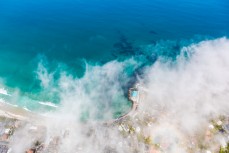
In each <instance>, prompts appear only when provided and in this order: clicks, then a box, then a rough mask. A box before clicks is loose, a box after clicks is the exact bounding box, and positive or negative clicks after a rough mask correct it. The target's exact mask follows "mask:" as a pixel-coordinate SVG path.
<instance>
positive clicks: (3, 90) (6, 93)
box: [0, 88, 10, 96]
mask: <svg viewBox="0 0 229 153" xmlns="http://www.w3.org/2000/svg"><path fill="white" fill-rule="evenodd" d="M0 94H2V95H6V96H10V94H8V92H7V90H6V89H4V88H0Z"/></svg>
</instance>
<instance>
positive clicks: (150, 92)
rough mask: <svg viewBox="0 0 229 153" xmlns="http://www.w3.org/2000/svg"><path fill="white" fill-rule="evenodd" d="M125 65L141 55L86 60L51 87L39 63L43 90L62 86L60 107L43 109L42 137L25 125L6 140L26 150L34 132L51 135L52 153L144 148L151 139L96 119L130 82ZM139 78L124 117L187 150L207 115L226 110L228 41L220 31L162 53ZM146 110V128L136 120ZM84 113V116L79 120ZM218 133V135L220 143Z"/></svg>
mask: <svg viewBox="0 0 229 153" xmlns="http://www.w3.org/2000/svg"><path fill="white" fill-rule="evenodd" d="M129 64H131V65H137V64H138V62H137V61H135V60H134V59H130V60H128V61H125V62H118V61H112V62H109V63H107V64H105V65H103V66H93V67H90V66H88V68H87V70H86V73H85V76H84V77H83V78H81V79H77V78H73V77H72V76H71V75H69V74H66V73H62V74H61V77H60V79H59V80H58V86H55V87H53V86H52V83H53V81H52V79H53V76H52V74H51V73H49V72H48V71H47V70H46V69H45V67H43V66H42V65H39V70H38V78H39V79H40V80H41V84H42V86H43V87H44V89H46V90H47V91H54V92H58V93H60V99H61V104H60V108H59V109H58V110H57V111H56V112H52V113H49V114H47V115H48V116H49V119H47V120H46V121H43V122H42V125H40V126H42V128H44V129H45V130H44V131H45V132H42V136H41V135H39V132H37V133H36V132H35V133H33V132H28V131H30V130H29V129H28V126H22V128H21V129H19V130H18V131H17V132H15V136H14V139H12V140H11V142H10V144H11V145H12V149H13V151H14V152H17V153H23V152H24V151H25V148H28V147H29V146H31V145H32V143H34V141H35V140H36V139H39V140H41V141H43V142H44V143H45V144H50V142H53V139H55V140H56V141H57V142H56V144H58V145H57V146H58V147H57V151H56V152H60V153H70V152H79V153H80V152H83V153H91V152H96V153H127V152H142V153H143V152H149V150H150V146H149V145H146V144H144V143H142V142H140V141H139V138H138V137H137V136H134V135H130V136H123V134H122V132H120V130H119V126H120V125H118V124H117V125H104V124H103V123H101V121H99V122H98V121H96V120H95V118H96V117H95V116H100V115H101V112H103V114H102V115H103V116H105V117H104V118H105V119H108V120H109V119H110V118H111V116H112V113H113V112H112V111H111V110H110V109H109V104H110V103H111V101H112V100H114V101H115V100H118V101H123V102H125V97H124V93H123V90H122V88H121V86H122V84H123V83H125V82H127V81H128V76H127V75H126V74H125V72H124V70H125V68H126V67H128V66H127V65H129ZM138 79H139V80H138V81H139V82H140V84H141V86H142V87H143V88H144V93H145V94H144V99H142V100H141V103H140V104H139V109H138V111H137V112H136V116H131V117H130V118H129V121H130V124H132V125H133V126H136V127H141V130H142V131H143V130H144V131H143V135H148V136H150V137H151V139H152V141H153V142H155V143H163V142H161V141H165V142H166V143H167V144H171V145H170V146H171V147H170V148H169V149H168V150H166V152H171V153H185V152H188V151H187V149H186V147H187V142H188V141H189V140H188V139H189V138H190V139H198V137H197V136H196V135H198V132H200V131H203V129H205V128H206V127H207V126H208V124H209V121H210V119H212V118H215V117H218V116H219V115H229V114H228V113H229V112H228V110H229V102H228V99H229V40H228V39H227V38H220V39H215V40H209V41H203V42H199V43H197V44H191V45H189V46H186V47H183V48H182V49H181V54H180V55H179V56H177V59H176V60H175V61H167V62H165V61H164V60H163V59H160V58H159V59H158V60H157V61H156V62H155V63H154V64H153V65H152V66H148V67H147V68H145V69H144V73H143V75H141V77H139V78H138ZM120 97H121V98H120ZM121 104H122V103H121ZM117 107H122V105H120V104H119V105H118V106H117ZM124 107H125V106H124ZM98 108H100V109H98ZM125 109H126V108H125ZM88 110H89V111H88ZM145 114H148V116H151V117H152V119H153V120H156V122H153V123H152V124H151V125H149V126H147V127H145V128H144V127H143V125H140V122H139V120H138V119H142V120H144V118H145V116H144V115H145ZM85 115H86V116H87V119H88V120H84V119H82V116H85ZM50 118H51V119H50ZM83 118H84V117H83ZM41 131H42V130H41ZM130 134H131V132H130ZM22 137H23V138H22ZM223 139H226V138H223ZM220 140H221V138H219V140H218V139H217V141H218V142H219V143H221V141H220ZM197 141H198V140H197ZM162 146H163V145H162ZM165 146H166V145H165ZM47 152H48V151H47ZM50 152H55V151H54V150H52V151H50ZM151 153H155V152H153V151H151Z"/></svg>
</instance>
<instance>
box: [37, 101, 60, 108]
mask: <svg viewBox="0 0 229 153" xmlns="http://www.w3.org/2000/svg"><path fill="white" fill-rule="evenodd" d="M39 104H41V105H45V106H50V107H55V108H57V107H58V106H57V105H55V104H53V103H52V102H49V101H47V102H43V101H40V102H39Z"/></svg>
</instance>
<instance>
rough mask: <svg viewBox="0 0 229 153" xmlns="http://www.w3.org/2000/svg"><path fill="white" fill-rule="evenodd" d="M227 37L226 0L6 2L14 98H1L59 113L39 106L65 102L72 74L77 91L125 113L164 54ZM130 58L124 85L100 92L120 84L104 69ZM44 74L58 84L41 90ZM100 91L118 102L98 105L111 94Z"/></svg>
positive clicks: (5, 74)
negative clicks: (133, 92)
mask: <svg viewBox="0 0 229 153" xmlns="http://www.w3.org/2000/svg"><path fill="white" fill-rule="evenodd" d="M228 35H229V2H228V1H227V0H208V1H199V0H173V1H162V0H132V1H130V0H116V1H112V0H84V1H83V0H64V1H63V0H57V1H54V0H48V1H44V0H40V1H30V0H20V1H19V0H1V1H0V78H1V79H0V88H1V89H2V90H3V89H4V90H7V92H8V93H9V94H11V96H7V95H4V94H1V95H0V96H1V99H3V100H5V101H7V102H10V103H12V104H15V105H18V106H21V107H26V108H27V109H30V110H33V111H41V110H45V111H47V110H53V109H56V108H55V107H49V106H47V107H46V106H45V105H42V104H40V103H39V102H44V103H46V104H47V102H51V103H54V104H55V105H60V104H61V101H62V100H63V97H62V95H61V94H60V93H62V92H63V91H62V89H60V88H61V86H60V85H59V84H60V81H59V80H60V78H61V76H62V74H63V73H65V74H67V76H71V78H72V79H71V80H74V83H75V84H76V86H77V87H74V89H75V88H77V89H78V88H79V87H80V89H81V90H83V91H85V93H86V94H88V95H93V96H92V97H93V99H97V101H96V100H95V101H96V102H95V103H96V104H97V105H98V107H99V108H103V107H105V106H104V105H107V103H108V105H109V106H111V109H112V110H113V112H114V114H115V115H116V116H118V115H120V114H123V113H124V112H125V111H126V110H128V109H129V107H130V104H129V102H128V100H127V98H126V92H127V89H128V87H130V86H131V84H132V83H134V81H135V75H136V74H138V73H139V74H140V73H141V69H142V68H144V66H146V65H150V64H153V63H154V62H155V60H156V59H157V58H158V57H159V56H162V57H166V58H168V59H171V58H174V57H176V56H177V55H178V54H179V51H180V48H181V47H182V46H184V45H188V44H190V43H193V42H198V41H201V40H205V39H213V38H217V37H222V36H226V37H227V36H228ZM149 46H151V48H149ZM131 58H134V59H135V61H137V62H138V63H137V64H136V63H133V62H126V63H125V64H123V65H122V66H121V67H122V70H121V72H120V73H121V74H123V75H122V76H119V78H118V79H117V78H116V79H114V80H115V81H117V80H119V84H118V85H117V86H118V87H117V88H116V87H113V86H109V87H104V89H101V88H99V87H97V86H96V87H97V88H95V87H94V85H93V84H94V83H95V84H96V83H100V84H104V85H106V84H109V85H111V84H112V85H113V84H115V83H114V82H113V81H114V80H113V81H112V79H109V77H107V75H109V74H107V73H105V72H103V71H102V70H101V69H105V68H104V67H106V66H104V65H106V64H107V63H109V62H110V61H113V60H117V61H119V62H120V63H122V62H123V61H126V60H128V59H131ZM39 65H40V67H39ZM88 66H89V67H90V68H88ZM97 67H100V68H98V69H99V72H100V71H101V73H97V72H95V71H97ZM101 67H103V68H101ZM106 71H107V70H106ZM104 73H105V74H104ZM39 74H43V75H42V76H46V78H50V77H51V78H52V83H51V84H52V85H49V86H48V87H44V86H42V85H41V83H42V81H41V79H42V78H41V76H40V77H39ZM87 75H89V76H90V75H91V77H89V78H90V79H89V81H88V80H87V79H86V76H87ZM96 75H98V76H96ZM97 77H98V78H97ZM99 77H101V78H99ZM103 79H104V80H105V83H104V82H102V81H101V80H103ZM43 81H44V80H43ZM80 82H89V83H80ZM43 83H44V82H43ZM49 83H50V82H49ZM114 86H115V85H114ZM119 87H120V88H119ZM92 88H93V90H92ZM106 88H109V89H108V90H105V89H106ZM110 88H116V89H117V91H115V92H113V91H112V92H111V91H110ZM94 89H95V90H97V91H98V93H101V92H103V94H107V95H112V96H113V97H112V98H111V99H112V100H111V101H110V102H107V103H106V102H104V101H100V100H98V99H101V97H102V98H104V99H105V98H106V97H103V96H101V95H98V96H94V94H95V92H94ZM114 95H115V96H114ZM79 96H80V95H79ZM76 103H77V100H76ZM48 104H49V103H48ZM104 111H106V109H104Z"/></svg>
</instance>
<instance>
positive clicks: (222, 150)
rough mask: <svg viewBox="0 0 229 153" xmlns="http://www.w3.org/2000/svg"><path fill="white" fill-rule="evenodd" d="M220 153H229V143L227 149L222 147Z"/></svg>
mask: <svg viewBox="0 0 229 153" xmlns="http://www.w3.org/2000/svg"><path fill="white" fill-rule="evenodd" d="M219 153H229V142H228V143H227V146H226V147H222V146H220V149H219Z"/></svg>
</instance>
